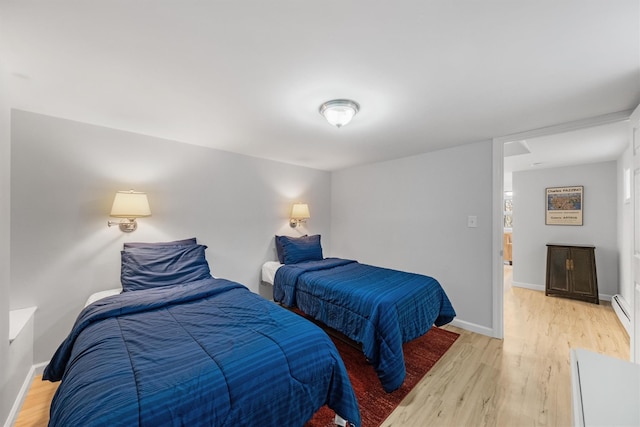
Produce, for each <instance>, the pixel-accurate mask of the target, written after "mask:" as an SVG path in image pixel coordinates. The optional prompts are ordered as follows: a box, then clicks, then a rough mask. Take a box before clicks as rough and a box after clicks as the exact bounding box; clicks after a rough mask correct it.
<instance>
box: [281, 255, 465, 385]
mask: <svg viewBox="0 0 640 427" xmlns="http://www.w3.org/2000/svg"><path fill="white" fill-rule="evenodd" d="M274 300H275V301H278V302H281V303H282V304H284V305H286V306H289V307H293V306H297V307H298V308H299V309H300V310H302V311H303V312H304V313H306V314H308V315H310V316H312V317H313V318H315V319H317V320H319V321H321V322H323V323H324V324H326V325H328V326H330V327H332V328H334V329H336V330H338V331H340V332H342V333H344V334H345V335H347V336H348V337H349V338H351V339H353V340H354V341H357V342H359V343H361V344H362V347H363V352H364V354H365V356H366V357H367V358H368V359H369V361H370V362H371V364H372V365H373V367H374V368H375V370H376V372H377V374H378V377H379V378H380V381H381V383H382V386H383V388H384V389H385V391H387V392H391V391H393V390H395V389H397V388H398V387H400V385H402V382H403V381H404V377H405V365H404V356H403V353H402V344H403V343H405V342H408V341H411V340H413V339H415V338H417V337H419V336H421V335H423V334H425V333H426V332H427V331H428V330H429V329H431V327H432V326H433V325H434V324H435V325H436V326H442V325H444V324H446V323H449V322H451V320H453V318H454V317H455V315H456V313H455V310H454V309H453V306H452V305H451V302H450V301H449V298H448V297H447V295H446V293H445V292H444V290H443V289H442V287H441V286H440V284H439V283H438V281H437V280H436V279H434V278H432V277H429V276H424V275H420V274H414V273H407V272H403V271H398V270H391V269H386V268H380V267H374V266H371V265H366V264H360V263H358V262H356V261H352V260H345V259H340V258H327V259H324V260H322V261H309V262H303V263H299V264H292V265H283V266H282V267H280V268H279V269H278V271H277V272H276V275H275V280H274Z"/></svg>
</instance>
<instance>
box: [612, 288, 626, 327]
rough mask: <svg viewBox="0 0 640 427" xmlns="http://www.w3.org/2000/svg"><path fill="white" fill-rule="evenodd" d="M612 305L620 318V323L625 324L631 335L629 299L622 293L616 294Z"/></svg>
mask: <svg viewBox="0 0 640 427" xmlns="http://www.w3.org/2000/svg"><path fill="white" fill-rule="evenodd" d="M611 307H613V311H615V312H616V314H617V315H618V319H620V323H622V326H624V329H625V330H626V331H627V334H628V335H629V336H631V311H630V308H629V304H627V301H626V300H625V299H624V297H623V296H622V295H620V294H615V295H614V296H613V298H611Z"/></svg>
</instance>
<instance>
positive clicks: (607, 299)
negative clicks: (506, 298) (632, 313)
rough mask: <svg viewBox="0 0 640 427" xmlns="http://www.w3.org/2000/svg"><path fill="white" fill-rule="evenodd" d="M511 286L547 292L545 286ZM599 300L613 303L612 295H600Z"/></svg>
mask: <svg viewBox="0 0 640 427" xmlns="http://www.w3.org/2000/svg"><path fill="white" fill-rule="evenodd" d="M511 286H513V287H516V288H525V289H531V290H532V291H540V292H544V291H545V289H544V285H533V284H531V283H522V282H513V283H511ZM598 298H599V299H600V300H602V301H611V298H612V295H608V294H598Z"/></svg>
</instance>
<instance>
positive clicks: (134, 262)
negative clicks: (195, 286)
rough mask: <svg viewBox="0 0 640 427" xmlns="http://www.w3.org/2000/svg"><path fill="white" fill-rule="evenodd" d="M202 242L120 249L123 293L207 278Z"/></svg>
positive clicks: (208, 274)
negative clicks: (186, 244) (198, 243)
mask: <svg viewBox="0 0 640 427" xmlns="http://www.w3.org/2000/svg"><path fill="white" fill-rule="evenodd" d="M206 248H207V247H206V246H204V245H189V246H175V247H171V246H169V247H154V248H129V249H128V250H126V251H122V252H121V256H122V270H121V272H120V281H121V282H122V290H123V292H128V291H137V290H142V289H149V288H156V287H161V286H170V285H176V284H180V283H187V282H193V281H196V280H201V279H206V278H209V277H211V272H210V270H209V264H208V263H207V259H206V258H205V255H204V250H205V249H206Z"/></svg>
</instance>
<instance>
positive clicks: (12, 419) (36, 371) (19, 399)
mask: <svg viewBox="0 0 640 427" xmlns="http://www.w3.org/2000/svg"><path fill="white" fill-rule="evenodd" d="M48 364H49V362H42V363H38V364H35V365H33V366H31V368H30V369H29V372H28V373H27V376H26V377H25V379H24V382H23V383H22V387H20V391H19V392H18V396H16V400H15V402H13V406H12V407H11V411H9V416H8V417H7V420H6V421H5V423H4V427H11V426H13V425H14V424H15V423H16V421H17V419H18V414H19V413H20V409H21V408H22V404H23V403H24V399H25V398H26V397H27V394H28V393H29V388H30V387H31V383H33V379H34V378H35V377H36V375H40V374H42V372H44V368H46V367H47V365H48Z"/></svg>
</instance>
